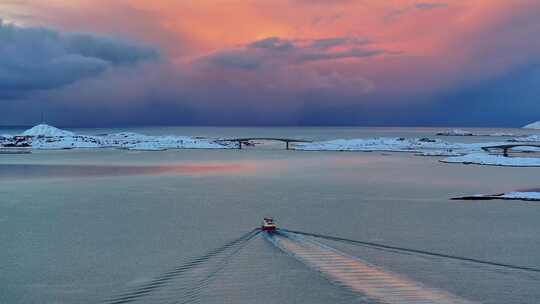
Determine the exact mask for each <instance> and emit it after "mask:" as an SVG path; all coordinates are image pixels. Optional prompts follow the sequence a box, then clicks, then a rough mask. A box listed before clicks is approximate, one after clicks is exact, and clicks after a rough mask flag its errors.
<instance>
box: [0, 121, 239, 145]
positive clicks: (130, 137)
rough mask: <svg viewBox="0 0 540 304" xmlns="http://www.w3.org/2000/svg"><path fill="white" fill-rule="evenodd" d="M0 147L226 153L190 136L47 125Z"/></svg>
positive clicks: (5, 139)
mask: <svg viewBox="0 0 540 304" xmlns="http://www.w3.org/2000/svg"><path fill="white" fill-rule="evenodd" d="M0 147H29V148H32V149H52V150H56V149H79V148H120V149H128V150H148V151H150V150H151V151H160V150H167V149H227V148H232V147H233V146H231V145H230V144H227V143H225V142H217V141H215V140H212V139H206V138H195V137H190V136H175V135H166V136H148V135H143V134H137V133H131V132H123V133H115V134H107V135H102V136H93V135H83V134H76V133H74V132H71V131H66V130H62V129H58V128H56V127H53V126H49V125H46V124H40V125H37V126H35V127H33V128H30V129H28V130H26V131H24V132H23V133H22V134H21V135H2V136H0Z"/></svg>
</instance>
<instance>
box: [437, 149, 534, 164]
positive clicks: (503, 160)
mask: <svg viewBox="0 0 540 304" xmlns="http://www.w3.org/2000/svg"><path fill="white" fill-rule="evenodd" d="M441 162H443V163H461V164H476V165H490V166H508V167H540V157H505V156H502V155H492V154H487V153H482V152H478V153H471V154H467V155H463V156H454V157H447V158H445V159H442V160H441Z"/></svg>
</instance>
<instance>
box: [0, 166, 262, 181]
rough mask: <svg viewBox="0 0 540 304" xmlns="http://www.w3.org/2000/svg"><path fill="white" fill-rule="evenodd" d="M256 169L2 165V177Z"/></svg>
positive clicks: (243, 169) (242, 169)
mask: <svg viewBox="0 0 540 304" xmlns="http://www.w3.org/2000/svg"><path fill="white" fill-rule="evenodd" d="M256 168H257V165H256V164H255V163H250V162H239V163H191V164H185V165H180V164H175V165H159V166H129V165H121V166H118V165H111V166H107V165H56V164H55V165H50V164H48V165H39V164H0V180H1V179H18V178H45V177H47V178H50V177H60V178H62V177H64V178H65V177H92V176H127V175H152V174H186V175H200V174H225V173H226V174H232V173H244V172H251V171H254V170H256Z"/></svg>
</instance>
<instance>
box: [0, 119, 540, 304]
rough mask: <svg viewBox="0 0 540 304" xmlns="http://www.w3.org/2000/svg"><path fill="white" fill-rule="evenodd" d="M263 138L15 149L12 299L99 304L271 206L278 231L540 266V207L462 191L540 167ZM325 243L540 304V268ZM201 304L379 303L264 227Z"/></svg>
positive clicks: (348, 134) (496, 187)
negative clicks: (321, 148) (164, 146)
mask: <svg viewBox="0 0 540 304" xmlns="http://www.w3.org/2000/svg"><path fill="white" fill-rule="evenodd" d="M113 131H114V132H116V131H119V130H89V129H86V130H81V132H87V133H89V134H90V133H92V134H99V133H110V132H113ZM137 131H138V132H141V133H146V134H166V133H168V134H183V135H201V136H211V137H227V136H246V135H249V136H251V135H256V136H274V135H282V136H287V137H291V136H293V137H300V138H310V139H331V138H352V137H371V136H407V137H409V136H414V137H421V136H422V137H423V136H429V135H432V134H433V133H434V131H435V130H433V129H395V128H392V129H384V128H325V129H318V128H224V129H218V128H165V129H163V128H149V129H144V130H137ZM486 131H490V132H491V131H492V132H495V131H501V130H486ZM510 131H513V132H517V131H515V130H510ZM5 133H9V132H5ZM448 139H449V140H455V141H475V140H486V141H487V140H490V141H497V140H499V139H497V138H472V139H471V138H470V137H469V138H448ZM265 147H267V149H266V148H265ZM265 147H261V148H258V149H245V150H241V151H239V150H231V151H227V150H222V151H213V150H180V151H163V152H135V151H120V150H101V151H92V150H78V151H39V152H36V153H33V154H29V155H2V156H1V157H0V231H2V233H0V243H1V244H2V250H0V273H1V275H0V303H96V302H100V301H102V300H105V299H107V298H110V297H111V296H113V295H115V294H118V293H121V292H122V291H124V290H126V289H129V288H133V287H134V286H137V284H139V283H143V282H145V281H147V280H149V279H151V278H153V277H155V276H157V275H159V274H161V273H163V272H166V271H168V270H170V269H172V268H174V267H176V266H178V265H180V264H181V263H182V262H183V261H187V260H188V259H189V258H192V257H197V256H200V255H201V254H203V253H205V252H207V251H209V250H211V249H213V248H216V247H219V246H221V245H222V244H223V243H224V242H226V241H228V240H230V239H233V238H236V237H238V236H239V235H241V234H243V233H245V232H247V231H248V230H250V229H252V228H253V227H255V226H257V225H258V224H259V221H260V218H262V217H263V216H265V215H273V216H274V217H276V218H277V219H278V221H279V224H280V225H282V226H285V227H287V228H290V229H294V230H302V231H308V232H317V233H322V234H329V235H337V236H343V237H347V238H352V239H358V240H368V241H375V242H380V243H385V244H391V245H395V246H403V247H411V248H418V249H425V250H432V251H437V252H444V253H449V254H455V255H460V256H468V257H474V258H478V259H486V260H492V261H498V262H503V263H509V264H516V265H523V266H531V267H539V266H540V221H539V220H538V219H539V218H540V204H535V203H530V202H529V203H527V202H518V201H466V202H460V201H450V200H449V198H450V197H453V196H460V195H467V194H475V193H496V192H503V191H509V190H515V189H532V188H538V187H539V186H540V179H538V176H539V175H538V172H539V171H538V170H539V169H537V168H501V167H480V166H466V165H450V164H442V163H439V162H438V161H437V160H438V158H422V157H415V156H413V155H409V154H400V153H390V154H389V153H384V154H383V153H340V152H300V151H298V152H295V151H284V150H279V148H280V147H281V146H280V145H277V144H276V145H272V144H271V145H268V146H265ZM325 245H327V246H331V247H332V248H336V249H338V250H339V251H340V252H343V253H346V254H350V255H351V256H354V257H358V258H359V259H361V260H362V261H363V262H365V263H366V264H367V265H371V266H370V267H376V269H380V270H381V271H384V272H388V273H392V274H395V275H396V276H399V278H400V279H404V280H407V282H414V284H415V285H414V286H417V284H419V285H422V286H424V285H425V286H429V287H430V288H435V289H437V290H442V291H444V292H448V293H450V294H452V295H455V296H457V297H459V298H463V299H467V300H469V301H474V302H482V303H536V302H537V299H539V298H540V287H539V286H540V274H531V273H526V272H520V271H514V270H507V269H499V268H495V267H488V266H478V265H471V264H467V263H465V262H456V261H447V260H441V259H436V258H427V257H421V256H415V255H403V254H396V253H393V252H381V251H377V250H374V249H369V248H361V247H354V246H349V245H343V244H338V243H332V242H325ZM370 269H371V268H370ZM411 284H413V283H411ZM166 296H167V294H164V295H163V297H165V298H164V299H166ZM168 296H171V294H169V295H168ZM169 300H170V299H169ZM200 301H201V303H224V302H228V303H253V302H255V301H256V302H258V303H378V300H376V299H370V298H368V297H362V296H360V295H359V294H358V293H355V292H352V291H351V290H348V289H346V288H342V287H340V286H338V285H335V284H331V283H329V281H328V280H327V277H324V276H322V275H321V274H320V273H318V272H316V271H314V270H312V269H310V268H309V267H306V266H305V265H304V264H302V263H301V262H300V261H297V260H295V259H294V258H292V257H291V256H290V255H288V254H287V253H284V252H283V251H281V250H279V249H278V248H277V247H276V246H274V245H272V243H271V242H268V240H266V239H265V238H263V237H259V238H256V239H254V240H253V241H251V242H250V243H249V245H248V246H247V247H245V248H244V249H242V251H241V252H240V253H239V254H238V255H236V256H235V257H234V258H232V259H231V261H230V263H228V264H227V265H226V267H224V268H223V269H222V270H221V271H220V272H219V274H218V275H217V276H216V278H215V279H213V280H212V282H210V283H209V284H208V286H206V287H205V288H204V289H203V290H201V294H200ZM143 302H144V301H143Z"/></svg>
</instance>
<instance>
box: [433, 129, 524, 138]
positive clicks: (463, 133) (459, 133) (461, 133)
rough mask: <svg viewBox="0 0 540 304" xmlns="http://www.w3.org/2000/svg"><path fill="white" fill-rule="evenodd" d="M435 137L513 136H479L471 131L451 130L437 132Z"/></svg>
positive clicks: (507, 134)
mask: <svg viewBox="0 0 540 304" xmlns="http://www.w3.org/2000/svg"><path fill="white" fill-rule="evenodd" d="M436 135H438V136H492V137H511V136H515V134H513V133H507V132H495V133H491V134H479V133H474V132H471V131H465V130H461V129H452V130H447V131H440V132H437V133H436Z"/></svg>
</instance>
